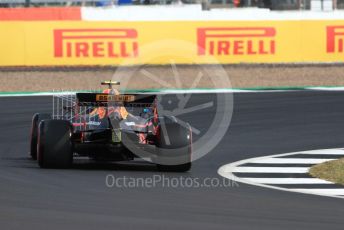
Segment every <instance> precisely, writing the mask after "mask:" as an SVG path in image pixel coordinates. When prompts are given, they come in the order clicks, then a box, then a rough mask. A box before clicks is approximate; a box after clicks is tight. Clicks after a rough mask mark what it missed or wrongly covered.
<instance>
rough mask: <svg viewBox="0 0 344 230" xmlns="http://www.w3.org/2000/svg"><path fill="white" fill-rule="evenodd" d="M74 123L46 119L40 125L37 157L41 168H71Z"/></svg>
mask: <svg viewBox="0 0 344 230" xmlns="http://www.w3.org/2000/svg"><path fill="white" fill-rule="evenodd" d="M72 133H73V128H72V125H71V124H70V122H69V121H63V120H44V121H42V122H40V124H39V127H38V142H37V158H38V164H39V166H40V167H41V168H69V167H71V166H72V163H73V145H72V141H71V135H72Z"/></svg>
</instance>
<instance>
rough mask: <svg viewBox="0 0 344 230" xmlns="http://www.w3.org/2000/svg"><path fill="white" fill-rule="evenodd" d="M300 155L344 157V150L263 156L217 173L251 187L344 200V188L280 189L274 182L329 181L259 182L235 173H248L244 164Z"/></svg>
mask: <svg viewBox="0 0 344 230" xmlns="http://www.w3.org/2000/svg"><path fill="white" fill-rule="evenodd" d="M298 154H321V155H344V149H322V150H314V151H302V152H301V151H300V152H292V153H284V154H275V155H270V156H263V157H255V158H250V159H245V160H241V161H237V162H233V163H230V164H226V165H223V166H221V167H220V168H219V169H218V171H217V172H218V174H220V175H221V176H223V177H225V178H228V179H230V180H233V181H237V182H241V183H245V184H249V185H254V186H260V187H264V188H270V189H275V190H280V191H287V192H297V193H304V194H312V195H320V196H327V197H335V198H344V196H341V195H344V188H343V189H338V188H334V189H317V188H312V189H307V188H299V189H290V188H285V187H278V186H274V185H273V182H276V183H278V184H279V181H282V180H280V179H283V180H284V182H288V181H287V179H291V180H294V182H293V183H292V184H298V185H300V184H299V183H297V182H298V181H300V182H301V179H303V180H304V183H303V184H308V183H307V182H311V181H309V180H308V179H315V180H313V182H314V183H310V184H329V182H327V181H325V182H323V183H320V181H319V180H317V178H274V179H271V178H263V179H264V180H263V179H261V181H259V179H260V178H247V177H243V178H240V177H238V176H236V175H234V173H235V172H238V171H241V172H243V171H245V172H247V171H248V167H243V166H240V165H243V164H247V163H252V162H257V161H260V160H261V161H263V159H271V158H276V157H285V156H293V155H298ZM343 157H344V156H343ZM291 158H292V157H291ZM237 168H239V169H237ZM257 168H258V167H257ZM259 168H266V167H259ZM268 168H272V167H268ZM277 168H279V167H277ZM286 168H287V169H290V168H293V167H286ZM296 168H299V167H296ZM300 168H302V167H300ZM287 169H286V170H287ZM304 169H306V170H307V171H308V170H309V168H308V167H304V168H302V170H301V169H300V171H305V170H304ZM254 171H255V172H256V173H260V172H257V170H256V169H254ZM269 171H270V170H269ZM278 171H279V172H280V171H281V170H278ZM283 171H285V170H283ZM295 171H299V170H298V169H297V170H295ZM250 172H252V171H250ZM289 172H290V173H291V171H290V170H289ZM271 177H273V174H271ZM299 179H300V180H299ZM305 179H307V180H305ZM263 182H264V183H263ZM290 182H291V181H290Z"/></svg>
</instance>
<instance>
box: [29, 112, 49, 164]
mask: <svg viewBox="0 0 344 230" xmlns="http://www.w3.org/2000/svg"><path fill="white" fill-rule="evenodd" d="M50 119H51V115H50V114H46V113H36V114H35V115H33V117H32V124H31V133H30V155H31V158H32V159H33V160H37V138H38V125H39V123H40V122H41V121H42V120H50Z"/></svg>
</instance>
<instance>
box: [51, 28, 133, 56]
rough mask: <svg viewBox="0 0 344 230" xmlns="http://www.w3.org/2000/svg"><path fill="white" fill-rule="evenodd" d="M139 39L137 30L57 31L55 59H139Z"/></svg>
mask: <svg viewBox="0 0 344 230" xmlns="http://www.w3.org/2000/svg"><path fill="white" fill-rule="evenodd" d="M137 37H138V33H137V31H136V30H135V29H55V30H54V57H56V58H61V57H67V58H104V57H105V58H129V57H137V56H138V41H137Z"/></svg>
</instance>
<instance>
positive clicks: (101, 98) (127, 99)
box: [96, 94, 135, 102]
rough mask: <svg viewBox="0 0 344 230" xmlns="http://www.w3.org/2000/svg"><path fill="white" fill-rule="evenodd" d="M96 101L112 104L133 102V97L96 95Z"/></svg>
mask: <svg viewBox="0 0 344 230" xmlns="http://www.w3.org/2000/svg"><path fill="white" fill-rule="evenodd" d="M96 101H104V102H105V101H110V102H111V101H112V102H133V101H135V96H134V95H106V94H97V95H96Z"/></svg>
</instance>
